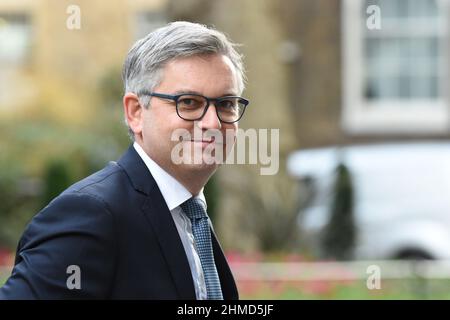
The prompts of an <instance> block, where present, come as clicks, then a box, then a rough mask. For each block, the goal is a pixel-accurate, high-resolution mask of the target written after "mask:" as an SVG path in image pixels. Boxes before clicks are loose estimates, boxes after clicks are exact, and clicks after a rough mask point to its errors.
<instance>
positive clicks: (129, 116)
mask: <svg viewBox="0 0 450 320" xmlns="http://www.w3.org/2000/svg"><path fill="white" fill-rule="evenodd" d="M123 111H124V114H125V119H126V120H127V123H128V126H129V127H130V128H131V130H132V131H133V132H134V135H135V136H136V135H140V134H141V133H142V120H143V119H142V107H141V104H140V103H139V98H138V96H137V95H136V94H134V93H131V92H128V93H126V94H125V95H124V96H123Z"/></svg>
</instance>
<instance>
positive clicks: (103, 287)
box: [0, 22, 248, 299]
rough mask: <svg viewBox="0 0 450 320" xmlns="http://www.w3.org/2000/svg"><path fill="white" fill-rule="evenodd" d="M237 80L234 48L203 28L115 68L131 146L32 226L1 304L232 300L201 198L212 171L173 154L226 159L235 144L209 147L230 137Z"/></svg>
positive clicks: (177, 29)
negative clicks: (120, 78)
mask: <svg viewBox="0 0 450 320" xmlns="http://www.w3.org/2000/svg"><path fill="white" fill-rule="evenodd" d="M243 78H244V74H243V67H242V61H241V56H240V55H239V54H238V53H237V52H236V51H235V49H234V45H233V44H232V43H230V42H229V41H228V40H227V38H226V37H225V36H224V35H223V34H222V33H220V32H219V31H216V30H213V29H209V28H207V27H205V26H203V25H199V24H194V23H188V22H174V23H171V24H169V25H167V26H165V27H162V28H160V29H158V30H156V31H154V32H152V33H150V34H149V35H148V36H147V37H145V38H144V39H141V40H139V41H138V42H136V44H135V45H134V46H133V48H132V49H131V50H130V51H129V53H128V56H127V58H126V61H125V64H124V68H123V80H124V85H125V95H124V97H123V108H124V113H125V119H126V122H127V124H128V127H129V131H130V134H131V135H132V137H133V139H134V143H133V145H132V146H130V148H129V149H128V151H126V153H125V154H124V155H123V156H122V157H121V158H120V159H119V160H118V161H117V162H110V163H109V164H108V165H107V166H106V167H105V168H104V169H103V170H101V171H99V172H97V173H94V174H93V175H91V176H90V177H87V178H86V179H84V180H82V181H80V182H78V183H76V184H74V185H73V186H71V187H69V188H68V189H67V190H65V191H64V192H63V193H62V194H61V195H59V196H58V197H57V198H55V199H54V200H53V201H52V202H51V203H50V204H49V205H48V206H47V207H45V208H44V209H43V210H42V211H41V212H40V213H38V214H37V215H36V216H35V217H34V219H33V220H32V221H31V222H30V224H29V225H28V227H27V228H26V230H25V232H24V234H23V236H22V238H21V240H20V242H19V246H18V249H17V255H16V261H15V266H14V269H13V272H12V275H11V277H10V278H9V280H8V281H7V282H6V284H5V285H4V286H3V287H2V288H1V289H0V298H3V299H5V298H6V299H42V298H43V299H66V298H68V299H74V298H75V299H76V298H85V299H86V298H87V299H97V298H99V299H128V298H133V299H237V298H238V292H237V289H236V285H235V282H234V279H233V276H232V273H231V271H230V268H229V266H228V264H227V261H226V259H225V256H224V254H223V252H222V250H221V247H220V245H219V242H218V241H217V238H216V236H215V234H214V232H213V230H212V228H211V227H210V221H209V220H208V217H207V215H206V210H205V209H206V202H205V199H204V196H203V187H204V185H205V184H206V182H207V181H208V179H209V178H210V177H211V175H212V174H213V173H214V171H215V170H216V169H217V167H218V165H219V163H220V161H214V162H211V161H205V159H211V157H213V156H212V153H211V154H210V155H209V158H208V156H205V157H204V158H202V159H203V160H202V161H200V162H195V161H182V162H181V163H180V162H179V161H174V155H175V154H176V153H174V152H173V150H174V149H175V148H176V147H179V146H180V145H181V146H182V150H181V155H182V157H183V159H190V158H192V157H191V156H192V155H193V154H194V153H195V152H199V151H200V152H202V153H205V151H206V150H207V149H208V148H209V149H214V150H215V151H216V152H218V151H224V152H225V154H226V152H227V150H229V147H230V144H233V143H234V139H231V140H230V139H213V138H212V137H213V136H214V137H217V132H219V133H221V134H222V135H223V136H225V134H227V135H230V133H231V135H233V134H235V133H236V130H237V123H238V121H239V119H240V118H241V117H242V115H243V112H244V110H245V107H246V106H247V104H248V101H247V100H245V99H243V98H241V97H239V95H240V94H241V93H242V91H243V88H244V84H243ZM177 130H182V131H183V132H185V133H186V132H187V133H192V134H190V135H186V134H184V135H182V136H180V137H179V139H173V134H174V132H175V131H177ZM195 131H197V132H198V131H200V133H201V134H200V138H198V137H199V135H198V134H197V135H196V134H195ZM208 132H210V133H211V134H209V135H208ZM212 133H214V134H212ZM186 137H187V138H186ZM230 141H231V142H230ZM99 143H101V142H99ZM211 146H213V147H214V148H211Z"/></svg>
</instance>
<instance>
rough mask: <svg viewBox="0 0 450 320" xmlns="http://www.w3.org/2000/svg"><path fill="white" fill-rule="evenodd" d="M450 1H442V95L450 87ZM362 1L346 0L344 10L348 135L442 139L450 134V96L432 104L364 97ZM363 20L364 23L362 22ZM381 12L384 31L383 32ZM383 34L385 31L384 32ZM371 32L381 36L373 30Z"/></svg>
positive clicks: (344, 97) (344, 115)
mask: <svg viewBox="0 0 450 320" xmlns="http://www.w3.org/2000/svg"><path fill="white" fill-rule="evenodd" d="M449 2H450V1H449V0H440V1H438V5H439V6H440V8H439V10H441V9H442V10H445V12H446V17H445V19H444V20H445V23H444V25H443V26H442V29H443V30H442V32H444V39H445V40H444V43H442V45H441V46H440V48H441V50H442V52H441V53H440V55H439V56H441V57H445V59H444V60H443V61H441V63H442V65H443V66H444V68H445V71H446V72H445V77H444V79H443V80H441V81H440V82H439V84H438V85H439V86H440V88H439V90H440V91H441V92H442V95H446V92H448V91H449V90H450V88H449V87H448V85H449V82H448V68H447V65H448V59H450V57H449V55H448V48H447V47H448V32H447V30H448V27H447V23H448V13H449V11H448V5H449ZM363 4H364V2H363V1H360V0H343V1H342V10H341V17H342V19H341V21H342V23H341V27H342V75H343V78H342V84H343V86H342V117H341V124H342V127H343V129H344V131H345V132H346V133H348V134H354V135H361V134H375V135H378V134H379V135H386V134H391V135H397V134H400V135H401V134H406V135H441V134H445V133H448V132H450V112H449V104H448V101H449V99H448V96H441V97H440V99H433V100H425V99H424V100H409V101H401V100H397V101H395V100H392V101H388V100H381V101H378V102H374V101H369V100H367V99H366V98H365V97H364V96H363V92H364V91H363V79H364V78H363V73H362V72H363V71H364V66H363V37H362V33H363V32H364V30H362V28H363V26H364V23H363V22H364V20H366V19H367V17H368V15H367V16H363V15H362V13H363V12H364V10H363V8H362V5H363ZM441 6H442V7H441ZM362 19H364V20H362ZM382 26H383V11H382V8H381V29H382V28H383V27H382ZM381 31H382V30H381ZM371 32H380V30H372V31H371Z"/></svg>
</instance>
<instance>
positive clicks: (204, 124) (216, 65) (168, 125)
mask: <svg viewBox="0 0 450 320" xmlns="http://www.w3.org/2000/svg"><path fill="white" fill-rule="evenodd" d="M153 91H154V92H155V93H163V94H170V95H177V94H182V93H195V94H201V95H203V96H206V97H210V98H218V97H223V96H228V95H238V94H239V93H240V92H239V91H238V82H237V75H236V70H235V68H234V66H233V64H232V62H231V61H230V59H229V58H228V57H226V56H224V55H219V54H214V55H202V56H192V57H186V58H178V59H175V60H172V61H170V62H169V63H167V64H166V66H165V68H164V69H163V73H162V79H161V83H160V84H159V85H158V86H157V87H156V88H155V89H154V90H153ZM142 112H143V113H142V136H141V137H142V141H139V140H138V142H141V145H142V147H143V148H144V150H145V151H146V152H147V154H148V155H149V156H150V157H151V158H152V159H153V160H154V161H156V162H157V163H158V164H159V165H160V166H161V167H163V168H164V169H165V170H167V171H169V172H171V173H172V174H174V173H175V174H176V173H178V172H182V171H183V170H191V171H199V170H200V171H202V173H206V174H208V173H209V174H212V173H213V172H214V171H215V170H216V169H217V166H218V165H217V164H215V163H214V164H207V163H205V162H204V161H202V163H197V164H194V163H190V164H175V163H174V161H173V160H172V158H171V154H172V150H173V148H174V147H175V145H177V144H179V143H180V142H179V141H172V138H171V137H172V133H173V132H174V131H175V130H177V129H183V130H187V131H189V133H190V136H191V137H192V139H193V140H196V139H194V130H196V131H197V133H198V132H202V133H205V132H206V131H207V130H216V133H217V131H219V132H220V133H221V134H222V137H223V139H222V140H223V145H217V147H221V148H222V150H223V152H224V154H226V150H230V149H231V146H230V145H228V146H227V144H226V142H227V141H226V139H225V133H226V131H227V134H228V135H229V134H230V132H231V133H232V135H233V137H234V136H235V134H236V130H237V123H233V124H227V123H221V122H220V120H219V119H218V117H217V114H216V107H215V106H214V104H213V103H211V105H210V106H209V108H208V111H207V113H206V114H205V115H204V117H203V118H202V119H201V120H198V121H195V122H194V121H186V120H183V119H181V118H180V117H179V116H178V115H177V112H176V107H175V102H174V101H171V100H165V99H160V98H157V97H152V99H151V102H150V107H149V108H148V109H144V110H142ZM197 136H198V135H197ZM206 140H209V139H206ZM234 140H235V139H229V140H228V141H229V143H233V144H234ZM230 141H232V142H230ZM213 143H217V141H216V142H213ZM182 144H183V147H185V148H186V149H185V150H192V151H195V152H198V151H200V152H202V150H205V148H208V149H209V150H211V149H212V148H211V147H213V146H215V145H209V146H208V143H206V142H205V141H203V142H202V141H191V140H188V141H183V142H182Z"/></svg>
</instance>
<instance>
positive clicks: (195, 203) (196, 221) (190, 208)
mask: <svg viewBox="0 0 450 320" xmlns="http://www.w3.org/2000/svg"><path fill="white" fill-rule="evenodd" d="M181 208H182V209H183V211H184V212H185V213H186V215H187V216H188V217H189V219H190V220H191V222H192V232H193V234H194V239H195V245H196V248H197V252H198V255H199V257H200V262H201V264H202V269H203V274H204V276H205V283H206V292H207V296H208V300H223V296H222V289H221V287H220V280H219V275H218V273H217V269H216V264H215V263H214V254H213V249H212V242H211V230H210V228H209V221H208V216H207V215H206V208H205V204H204V202H203V201H202V200H200V199H198V198H191V199H189V200H187V201H186V202H184V203H183V204H181Z"/></svg>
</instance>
